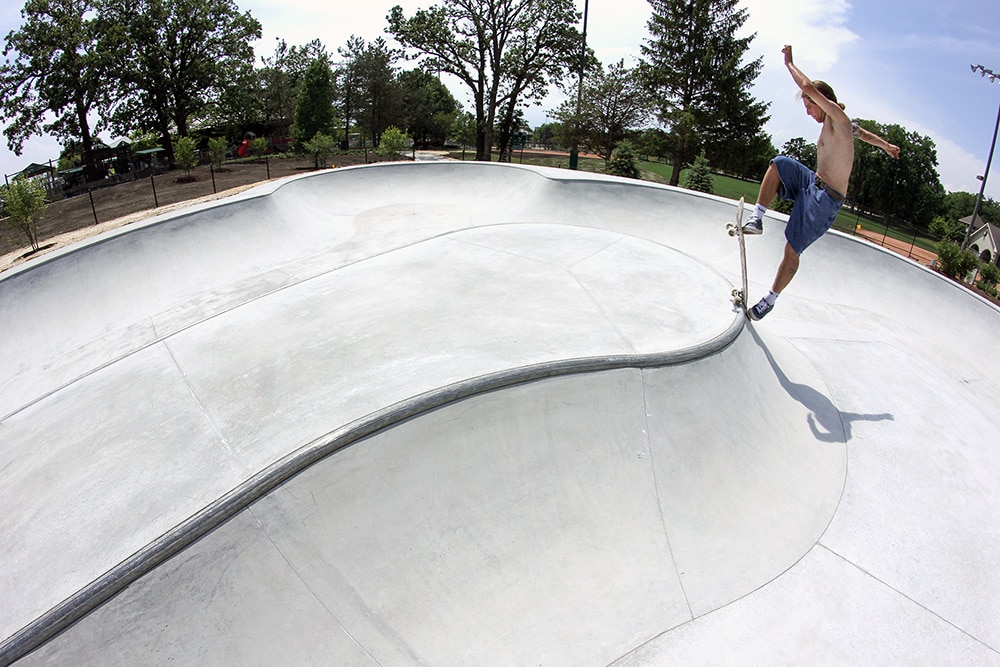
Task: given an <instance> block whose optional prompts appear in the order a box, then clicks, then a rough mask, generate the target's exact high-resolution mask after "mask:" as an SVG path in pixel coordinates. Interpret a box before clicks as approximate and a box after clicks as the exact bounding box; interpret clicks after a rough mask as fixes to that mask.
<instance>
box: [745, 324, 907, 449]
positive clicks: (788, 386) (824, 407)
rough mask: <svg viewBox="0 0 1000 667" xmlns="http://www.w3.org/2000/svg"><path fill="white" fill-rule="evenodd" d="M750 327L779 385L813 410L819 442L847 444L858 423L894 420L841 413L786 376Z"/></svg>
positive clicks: (811, 418) (883, 415)
mask: <svg viewBox="0 0 1000 667" xmlns="http://www.w3.org/2000/svg"><path fill="white" fill-rule="evenodd" d="M748 328H749V329H750V335H751V336H753V339H754V342H756V343H757V345H758V346H759V347H760V349H761V350H763V351H764V356H765V357H767V363H769V364H770V365H771V369H772V370H773V371H774V374H775V376H776V377H777V378H778V382H779V383H781V387H782V389H784V390H785V391H786V392H787V393H788V395H789V396H791V397H792V398H793V399H795V400H796V401H798V402H799V403H801V404H802V405H803V406H804V407H805V408H806V409H807V410H809V416H808V417H806V419H807V421H808V422H809V429H810V430H811V431H812V433H813V436H814V437H815V438H816V439H817V440H820V441H821V442H843V443H846V442H847V441H849V440H850V439H851V424H852V423H854V422H856V421H870V422H874V421H893V416H892V415H891V414H888V413H881V414H871V415H862V414H856V413H852V412H841V411H840V410H838V409H837V406H835V405H834V404H833V402H832V401H831V400H830V399H829V398H827V397H826V396H824V395H823V394H821V393H820V392H818V391H816V390H815V389H813V388H812V387H810V386H809V385H806V384H800V383H798V382H792V381H791V380H789V379H788V376H787V375H785V373H784V371H782V370H781V367H780V366H779V365H778V362H777V361H775V360H774V356H773V355H772V354H771V351H770V350H769V349H767V345H765V344H764V341H762V340H761V338H760V336H759V335H757V332H756V331H754V329H753V327H752V326H751V327H748Z"/></svg>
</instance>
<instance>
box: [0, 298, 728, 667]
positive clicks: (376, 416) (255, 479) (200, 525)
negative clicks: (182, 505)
mask: <svg viewBox="0 0 1000 667" xmlns="http://www.w3.org/2000/svg"><path fill="white" fill-rule="evenodd" d="M745 327H746V319H745V318H744V317H743V314H742V312H741V313H739V314H738V315H737V317H734V318H733V322H732V323H731V324H730V326H729V327H728V328H727V329H726V330H725V331H724V332H722V333H721V334H719V335H718V336H716V337H715V338H713V339H711V340H709V341H706V342H704V343H699V344H697V345H693V346H691V347H687V348H682V349H680V350H674V351H671V352H661V353H653V354H620V355H610V356H599V357H578V358H573V359H561V360H556V361H547V362H541V363H538V364H532V365H529V366H521V367H517V368H512V369H507V370H503V371H497V372H495V373H489V374H486V375H481V376H478V377H474V378H469V379H466V380H462V381H459V382H456V383H453V384H450V385H446V386H444V387H439V388H438V389H433V390H430V391H427V392H424V393H422V394H418V395H416V396H413V397H411V398H408V399H405V400H402V401H399V402H397V403H395V404H393V405H390V406H387V407H385V408H382V409H380V410H376V411H375V412H372V413H370V414H369V415H366V416H365V417H362V418H360V419H357V420H355V421H354V422H351V423H349V424H345V425H344V426H341V427H339V428H337V429H335V430H333V431H331V432H329V433H327V434H325V435H323V436H321V437H319V438H316V439H314V440H313V441H311V442H310V443H308V444H306V445H303V446H302V447H299V448H298V449H296V450H295V451H293V452H291V453H289V454H287V455H285V456H284V457H282V458H281V459H279V460H278V461H276V462H275V463H273V464H271V465H270V466H268V467H267V468H265V469H264V470H262V471H260V472H258V473H257V474H256V475H254V476H252V477H250V478H249V479H247V480H246V481H245V482H243V483H242V484H240V485H239V486H237V487H235V488H234V489H232V490H230V491H229V492H228V493H226V494H225V495H223V496H221V497H220V498H219V499H217V500H216V501H214V502H212V503H210V504H209V505H207V506H206V507H204V508H203V509H202V510H200V511H199V512H197V513H195V514H193V515H191V516H190V517H188V518H187V519H186V520H184V521H182V522H181V523H179V524H178V525H177V526H175V527H174V528H172V529H170V530H168V531H167V532H166V533H164V534H163V535H161V536H160V537H158V538H157V539H155V540H154V541H152V542H150V543H149V544H147V545H146V546H144V547H143V548H141V549H140V550H139V551H137V552H136V553H134V554H133V555H132V556H129V557H128V558H126V559H125V560H123V561H122V562H120V563H119V564H118V565H116V566H114V567H112V568H111V569H109V570H108V571H107V572H105V573H104V574H103V575H101V576H100V577H98V578H97V579H95V580H94V581H92V582H91V583H90V584H87V585H86V586H84V587H83V588H81V589H80V590H79V591H78V592H77V593H75V594H74V595H72V596H70V597H69V598H67V599H66V600H64V601H63V602H61V603H59V604H57V605H56V606H55V607H53V608H51V609H50V610H48V611H47V612H45V613H43V614H42V615H41V616H39V617H38V618H36V619H35V620H34V621H32V622H30V623H28V624H27V625H26V626H24V627H23V628H21V629H20V630H18V631H17V632H15V633H14V634H12V635H11V636H10V637H7V638H6V639H4V640H3V641H2V642H0V664H4V665H6V664H10V663H12V662H14V661H16V660H19V659H20V658H23V657H24V656H26V655H28V654H29V653H31V652H32V651H34V650H36V649H38V648H40V647H41V646H43V645H44V644H45V643H47V642H48V641H50V640H51V639H53V638H54V637H56V636H57V635H59V634H61V633H62V632H63V631H65V630H67V629H69V627H70V626H72V625H73V624H74V623H76V622H77V621H79V620H81V619H82V618H83V617H85V616H86V615H88V614H89V613H91V612H92V611H94V610H95V609H97V608H98V607H100V606H101V605H103V604H104V603H105V602H108V601H109V600H111V599H112V598H113V597H115V596H116V595H117V594H118V593H120V592H121V591H123V590H124V589H125V588H127V587H128V586H130V585H131V584H133V583H135V582H136V581H138V580H139V579H140V578H142V577H143V576H144V575H146V574H148V573H150V572H152V571H153V570H154V569H156V568H157V567H158V566H159V565H161V564H163V563H165V562H166V561H167V560H169V559H170V558H172V557H173V556H175V555H177V554H178V553H180V552H181V551H183V550H185V549H186V548H188V547H189V546H191V545H192V544H194V543H195V542H197V541H198V540H199V539H201V538H202V537H204V536H206V535H208V534H209V533H211V532H212V531H213V530H215V529H216V528H218V527H219V526H221V525H222V524H223V523H225V522H226V521H228V520H229V519H231V518H232V517H234V516H235V515H236V514H238V513H239V512H241V511H242V510H244V509H246V508H247V507H249V506H250V505H251V504H253V503H254V502H256V501H257V500H259V499H261V498H263V497H264V496H265V495H267V494H268V493H270V492H272V491H274V490H275V489H277V488H279V487H280V486H282V485H283V484H285V483H286V482H288V481H289V480H291V479H292V478H293V477H295V476H297V475H298V474H299V473H301V472H303V471H305V470H307V469H309V468H310V467H311V466H312V465H314V464H315V463H318V462H320V461H322V460H323V459H325V458H327V457H328V456H331V455H332V454H334V453H336V452H338V451H340V450H342V449H344V448H346V447H349V446H351V445H353V444H354V443H357V442H359V441H361V440H364V439H366V438H368V437H370V436H373V435H375V434H377V433H379V432H380V431H384V430H386V429H388V428H391V427H393V426H395V425H397V424H400V423H402V422H404V421H406V420H409V419H413V418H414V417H418V416H420V415H422V414H425V413H428V412H431V411H433V410H437V409H439V408H442V407H445V406H447V405H450V404H453V403H456V402H458V401H461V400H464V399H467V398H471V397H473V396H478V395H482V394H487V393H490V392H493V391H498V390H501V389H506V388H509V387H514V386H516V385H520V384H525V383H528V382H535V381H538V380H545V379H549V378H554V377H560V376H567V375H582V374H590V373H597V372H602V371H610V370H619V369H624V368H657V367H666V366H676V365H680V364H684V363H687V362H690V361H695V360H697V359H702V358H705V357H708V356H710V355H713V354H716V353H718V352H721V351H722V350H724V349H725V348H727V347H729V345H731V344H732V343H733V342H734V341H735V340H736V338H737V337H738V336H739V334H740V333H741V332H742V331H743V330H744V328H745Z"/></svg>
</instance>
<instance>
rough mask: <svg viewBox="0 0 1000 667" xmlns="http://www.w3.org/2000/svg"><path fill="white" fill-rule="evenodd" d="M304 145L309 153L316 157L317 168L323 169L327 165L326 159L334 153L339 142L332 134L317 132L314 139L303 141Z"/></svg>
mask: <svg viewBox="0 0 1000 667" xmlns="http://www.w3.org/2000/svg"><path fill="white" fill-rule="evenodd" d="M302 147H303V148H304V149H305V150H306V152H307V153H309V154H310V155H312V156H313V157H315V159H316V168H317V169H321V168H325V167H326V160H327V158H328V157H329V156H330V155H333V151H334V150H336V147H337V144H336V142H335V141H334V139H333V137H331V136H330V135H328V134H324V133H322V132H317V133H316V134H314V135H313V137H312V139H310V140H309V141H306V142H305V143H303V144H302Z"/></svg>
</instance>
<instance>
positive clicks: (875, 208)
mask: <svg viewBox="0 0 1000 667" xmlns="http://www.w3.org/2000/svg"><path fill="white" fill-rule="evenodd" d="M858 122H859V123H860V125H861V126H862V127H864V128H865V129H867V130H870V131H872V132H875V133H876V134H878V135H881V136H882V137H885V139H886V140H887V141H889V142H890V143H893V144H896V145H897V146H899V147H900V154H899V159H898V160H895V159H892V158H890V157H889V156H888V155H886V154H885V151H883V150H882V149H880V148H876V147H874V146H871V145H869V144H866V143H863V142H855V144H856V145H855V151H854V171H853V173H852V176H851V180H852V182H853V185H852V192H853V199H854V201H855V202H856V204H857V205H858V206H860V207H861V208H862V209H863V210H866V211H868V212H870V213H874V214H876V215H883V216H885V217H886V219H887V221H888V220H890V219H893V218H894V219H897V220H906V221H908V222H910V223H913V224H914V225H916V226H917V227H918V228H920V229H924V230H927V229H929V228H930V223H931V221H932V220H934V218H935V217H936V216H938V215H940V214H941V213H942V212H943V211H944V201H945V193H944V188H943V187H942V186H941V181H940V178H939V177H938V173H937V149H936V147H935V144H934V141H933V140H932V139H931V138H930V137H927V136H921V135H919V134H917V133H916V132H909V131H907V130H906V129H905V128H903V127H901V126H899V125H881V124H879V123H877V122H875V121H871V120H861V121H858Z"/></svg>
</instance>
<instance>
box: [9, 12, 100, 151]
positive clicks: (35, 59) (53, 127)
mask: <svg viewBox="0 0 1000 667" xmlns="http://www.w3.org/2000/svg"><path fill="white" fill-rule="evenodd" d="M95 9H96V5H95V3H94V2H93V1H92V0H28V2H27V3H26V4H25V5H24V9H22V10H21V16H22V17H23V19H24V23H23V24H22V25H21V28H20V29H19V30H16V31H12V32H10V33H9V34H8V35H7V42H6V45H5V47H4V52H3V53H4V56H7V57H9V56H11V55H12V54H13V56H14V57H13V58H12V59H8V61H7V62H6V63H5V64H4V65H3V66H2V67H0V97H2V100H3V101H2V106H0V117H2V118H3V119H4V120H5V121H8V120H9V121H11V122H10V123H9V124H8V125H7V127H5V128H4V135H5V136H6V137H7V145H8V146H9V147H10V149H11V150H12V151H14V152H15V153H18V154H20V152H21V148H22V146H23V145H24V142H25V140H27V139H28V138H30V137H32V136H35V135H39V134H41V133H42V132H48V133H51V134H53V135H55V136H56V137H58V138H59V139H61V140H63V141H64V142H66V141H69V140H75V139H78V140H80V142H81V144H82V149H83V158H84V164H85V165H88V166H92V158H91V155H92V151H93V147H94V133H95V131H98V130H99V129H100V128H91V127H90V113H91V111H93V110H95V109H97V108H98V107H99V106H100V105H101V104H102V103H103V102H104V101H105V100H106V99H107V97H108V95H109V94H110V90H111V83H110V78H111V76H112V74H113V71H114V70H113V56H114V49H113V47H112V44H111V41H112V40H113V39H114V31H113V30H110V29H108V28H107V26H106V25H105V24H104V22H103V20H102V18H101V17H100V16H98V15H97V14H96V13H95Z"/></svg>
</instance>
